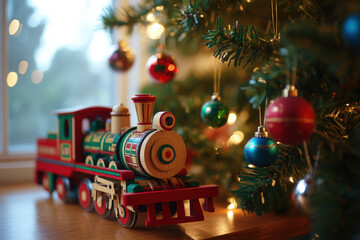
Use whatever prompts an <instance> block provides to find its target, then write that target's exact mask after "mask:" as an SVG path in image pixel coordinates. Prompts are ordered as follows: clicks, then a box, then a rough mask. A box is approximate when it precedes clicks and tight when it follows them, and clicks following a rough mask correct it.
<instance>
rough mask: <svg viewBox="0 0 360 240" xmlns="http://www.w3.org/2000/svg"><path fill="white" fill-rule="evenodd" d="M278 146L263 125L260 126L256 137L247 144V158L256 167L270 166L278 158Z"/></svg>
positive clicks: (245, 153) (245, 150)
mask: <svg viewBox="0 0 360 240" xmlns="http://www.w3.org/2000/svg"><path fill="white" fill-rule="evenodd" d="M277 154H278V147H277V145H276V143H275V142H274V141H273V140H272V139H270V138H268V133H267V132H266V131H265V128H264V127H263V126H259V127H258V131H257V132H255V137H253V138H251V139H250V140H249V141H248V142H247V143H246V145H245V149H244V155H245V159H246V160H247V161H248V162H249V163H250V164H252V165H254V166H256V167H268V166H270V165H271V164H273V163H274V162H275V160H276V159H277Z"/></svg>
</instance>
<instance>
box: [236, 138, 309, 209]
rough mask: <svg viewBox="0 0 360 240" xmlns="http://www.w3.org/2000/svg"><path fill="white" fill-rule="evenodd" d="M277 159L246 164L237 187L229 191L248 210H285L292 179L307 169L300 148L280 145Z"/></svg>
mask: <svg viewBox="0 0 360 240" xmlns="http://www.w3.org/2000/svg"><path fill="white" fill-rule="evenodd" d="M279 150H280V151H279V157H278V160H277V161H276V162H275V163H274V164H273V165H272V166H270V167H269V168H266V169H264V168H249V167H245V171H243V172H242V173H241V174H240V181H239V182H238V183H237V185H238V187H239V189H237V190H233V191H231V192H232V193H233V194H234V195H235V196H236V198H237V199H238V202H239V203H240V206H239V207H240V208H241V209H243V210H244V211H247V212H248V213H252V212H255V213H256V214H257V215H259V216H260V215H262V212H269V211H273V210H284V208H287V207H288V205H289V201H290V194H291V192H292V191H293V184H292V182H290V180H289V179H290V177H292V179H293V181H295V182H296V181H298V180H300V179H301V178H302V177H304V176H305V174H306V173H307V172H308V168H307V166H306V163H305V159H304V156H302V151H301V150H300V149H298V148H292V147H286V146H282V145H280V146H279Z"/></svg>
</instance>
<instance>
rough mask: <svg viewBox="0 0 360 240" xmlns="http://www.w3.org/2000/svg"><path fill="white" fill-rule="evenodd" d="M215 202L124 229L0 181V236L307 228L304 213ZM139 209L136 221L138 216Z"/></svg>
mask: <svg viewBox="0 0 360 240" xmlns="http://www.w3.org/2000/svg"><path fill="white" fill-rule="evenodd" d="M225 204H226V203H223V204H221V203H217V204H216V205H215V209H216V212H215V213H206V212H205V221H203V222H194V223H185V224H178V225H170V226H158V227H148V228H146V227H144V226H141V224H139V225H137V226H136V228H135V229H126V228H123V227H121V226H120V224H118V223H117V222H116V221H111V220H106V219H103V218H101V217H100V216H98V215H96V214H95V213H87V212H84V211H83V210H82V209H81V207H80V206H79V205H77V204H64V203H63V202H61V201H60V200H59V199H58V198H57V196H56V194H53V197H49V194H48V193H47V192H45V191H44V190H43V189H42V188H41V187H39V186H37V185H35V184H32V183H28V184H21V185H11V186H4V185H0V239H6V240H12V239H16V240H19V239H124V240H125V239H144V240H151V239H167V240H168V239H228V240H229V239H277V240H281V239H290V238H293V237H296V236H300V235H304V234H307V233H308V232H309V221H308V219H307V218H306V217H304V216H301V215H299V213H296V211H291V212H290V213H288V214H287V215H272V214H265V215H264V216H262V217H257V216H255V215H249V216H244V214H243V213H242V211H240V210H235V211H228V210H227V209H226V205H225ZM144 217H145V216H143V215H141V216H140V217H139V219H138V222H141V221H143V220H144Z"/></svg>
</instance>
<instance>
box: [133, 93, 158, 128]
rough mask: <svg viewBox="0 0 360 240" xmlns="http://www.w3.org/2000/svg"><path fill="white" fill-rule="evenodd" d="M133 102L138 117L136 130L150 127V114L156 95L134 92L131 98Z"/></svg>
mask: <svg viewBox="0 0 360 240" xmlns="http://www.w3.org/2000/svg"><path fill="white" fill-rule="evenodd" d="M131 99H132V100H133V101H134V103H135V108H136V115H137V118H138V124H137V131H138V132H143V131H145V130H149V129H152V122H151V118H152V114H153V111H154V102H155V99H156V97H155V96H153V95H151V94H136V95H135V96H133V97H132V98H131Z"/></svg>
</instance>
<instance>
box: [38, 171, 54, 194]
mask: <svg viewBox="0 0 360 240" xmlns="http://www.w3.org/2000/svg"><path fill="white" fill-rule="evenodd" d="M41 184H42V186H43V188H44V189H45V190H46V191H47V192H49V193H50V194H51V193H52V192H53V190H54V189H53V188H54V187H51V186H54V185H53V183H52V182H51V179H50V177H49V174H48V173H43V174H42V179H41Z"/></svg>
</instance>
